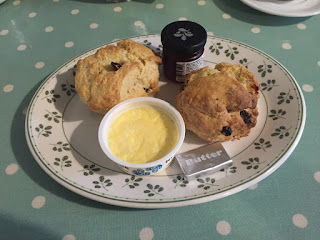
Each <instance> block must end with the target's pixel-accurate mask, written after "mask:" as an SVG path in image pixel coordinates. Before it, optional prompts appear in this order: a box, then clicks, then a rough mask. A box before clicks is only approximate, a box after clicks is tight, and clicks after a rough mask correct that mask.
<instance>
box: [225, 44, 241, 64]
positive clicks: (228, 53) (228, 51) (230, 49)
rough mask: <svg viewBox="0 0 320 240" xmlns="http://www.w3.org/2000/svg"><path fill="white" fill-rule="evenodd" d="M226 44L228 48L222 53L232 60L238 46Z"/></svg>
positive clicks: (237, 52)
mask: <svg viewBox="0 0 320 240" xmlns="http://www.w3.org/2000/svg"><path fill="white" fill-rule="evenodd" d="M227 46H228V49H226V50H225V51H224V53H225V54H226V57H230V58H231V60H234V58H235V55H237V54H239V51H238V48H237V47H230V46H229V45H227Z"/></svg>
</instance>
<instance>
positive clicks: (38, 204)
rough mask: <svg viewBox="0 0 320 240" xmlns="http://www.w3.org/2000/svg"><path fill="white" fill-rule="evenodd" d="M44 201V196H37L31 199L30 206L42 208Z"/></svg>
mask: <svg viewBox="0 0 320 240" xmlns="http://www.w3.org/2000/svg"><path fill="white" fill-rule="evenodd" d="M45 203H46V198H45V197H44V196H37V197H35V198H34V199H33V200H32V203H31V205H32V207H33V208H36V209H39V208H42V207H43V205H44V204H45Z"/></svg>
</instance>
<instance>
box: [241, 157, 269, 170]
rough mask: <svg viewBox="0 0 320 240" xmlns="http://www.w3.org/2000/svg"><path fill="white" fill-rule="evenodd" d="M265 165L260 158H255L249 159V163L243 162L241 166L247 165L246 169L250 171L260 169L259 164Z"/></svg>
mask: <svg viewBox="0 0 320 240" xmlns="http://www.w3.org/2000/svg"><path fill="white" fill-rule="evenodd" d="M261 163H264V162H260V159H259V158H258V157H254V158H249V159H248V161H242V162H241V164H243V165H246V166H247V167H246V169H247V170H250V169H254V170H256V169H258V168H259V164H261Z"/></svg>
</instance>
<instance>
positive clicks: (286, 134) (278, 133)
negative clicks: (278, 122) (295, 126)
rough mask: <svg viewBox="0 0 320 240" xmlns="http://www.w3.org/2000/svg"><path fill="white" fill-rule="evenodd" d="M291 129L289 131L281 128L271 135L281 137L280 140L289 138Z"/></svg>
mask: <svg viewBox="0 0 320 240" xmlns="http://www.w3.org/2000/svg"><path fill="white" fill-rule="evenodd" d="M290 128H291V127H289V128H288V129H287V128H286V127H285V126H280V127H278V128H276V129H275V130H274V133H272V134H271V137H275V136H279V139H283V138H284V137H289V135H290V133H289V130H290Z"/></svg>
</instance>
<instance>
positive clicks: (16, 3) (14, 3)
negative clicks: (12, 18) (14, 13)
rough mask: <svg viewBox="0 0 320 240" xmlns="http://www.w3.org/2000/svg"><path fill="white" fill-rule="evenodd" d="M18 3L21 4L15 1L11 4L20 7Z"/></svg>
mask: <svg viewBox="0 0 320 240" xmlns="http://www.w3.org/2000/svg"><path fill="white" fill-rule="evenodd" d="M20 3H21V2H20V1H19V0H16V1H13V2H12V4H13V5H15V6H17V5H20Z"/></svg>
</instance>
